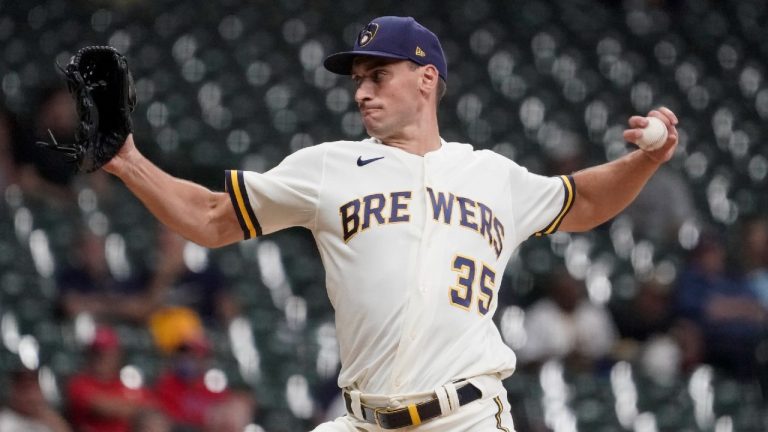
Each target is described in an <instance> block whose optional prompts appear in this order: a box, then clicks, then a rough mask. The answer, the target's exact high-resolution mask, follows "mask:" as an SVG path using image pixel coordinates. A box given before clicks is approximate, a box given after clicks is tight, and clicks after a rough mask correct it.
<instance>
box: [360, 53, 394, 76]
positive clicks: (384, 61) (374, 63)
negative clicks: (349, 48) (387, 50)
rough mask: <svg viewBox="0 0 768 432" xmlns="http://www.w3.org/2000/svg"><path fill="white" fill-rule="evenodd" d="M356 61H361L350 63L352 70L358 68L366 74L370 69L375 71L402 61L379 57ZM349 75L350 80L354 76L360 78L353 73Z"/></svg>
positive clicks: (362, 58)
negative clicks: (350, 76)
mask: <svg viewBox="0 0 768 432" xmlns="http://www.w3.org/2000/svg"><path fill="white" fill-rule="evenodd" d="M358 59H361V60H359V61H358V60H357V59H355V60H354V61H353V63H352V68H353V69H354V67H355V66H360V67H362V68H363V69H364V70H365V71H366V72H367V71H370V70H371V69H375V68H377V67H381V66H386V65H389V64H392V63H396V62H398V61H402V60H400V59H391V58H381V57H369V58H364V57H358ZM350 75H352V79H355V77H356V76H360V74H356V73H354V72H352V73H351V74H350Z"/></svg>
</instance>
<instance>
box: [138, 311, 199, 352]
mask: <svg viewBox="0 0 768 432" xmlns="http://www.w3.org/2000/svg"><path fill="white" fill-rule="evenodd" d="M149 330H150V332H151V333H152V337H153V338H154V340H155V345H157V347H158V348H160V350H161V351H162V352H163V353H165V354H173V353H175V352H176V351H177V350H179V349H180V348H182V347H183V346H185V344H189V343H191V344H198V343H200V344H202V345H205V344H207V341H206V337H205V329H204V328H203V323H202V321H201V320H200V316H199V315H198V314H197V312H195V311H193V310H192V309H190V308H187V307H183V306H173V307H166V308H162V309H160V310H158V311H157V312H155V313H154V314H152V316H151V317H150V319H149Z"/></svg>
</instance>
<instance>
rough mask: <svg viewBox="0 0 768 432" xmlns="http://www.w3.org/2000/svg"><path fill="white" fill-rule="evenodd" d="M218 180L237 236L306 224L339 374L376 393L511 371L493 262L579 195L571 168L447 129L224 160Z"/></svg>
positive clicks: (500, 266)
mask: <svg viewBox="0 0 768 432" xmlns="http://www.w3.org/2000/svg"><path fill="white" fill-rule="evenodd" d="M226 182H227V190H228V192H229V194H230V197H231V198H232V202H233V205H234V207H235V209H236V212H237V215H238V219H239V220H240V223H241V226H242V227H243V231H244V233H245V237H246V238H250V237H253V236H257V235H262V234H268V233H271V232H274V231H277V230H280V229H283V228H287V227H290V226H302V227H305V228H308V229H309V230H311V231H312V233H313V235H314V238H315V241H316V242H317V245H318V249H319V251H320V255H321V257H322V261H323V265H324V266H325V270H326V286H327V291H328V297H329V298H330V301H331V303H332V304H333V307H334V309H335V312H336V329H337V338H338V341H339V348H340V354H341V364H342V369H341V373H340V376H339V386H340V387H347V388H354V389H358V390H360V391H362V392H364V393H376V394H394V393H398V394H403V393H416V392H423V391H431V390H433V389H435V388H436V387H438V386H440V385H443V384H445V383H447V382H449V381H452V380H456V379H461V378H468V377H472V376H477V375H483V374H498V376H499V377H501V378H506V377H507V376H509V375H510V374H512V372H513V370H514V368H515V361H516V360H515V355H514V353H513V352H512V350H511V349H510V348H509V347H508V346H507V345H506V344H505V343H504V342H503V341H502V339H501V336H500V334H499V331H498V329H497V328H496V325H495V324H494V323H493V321H492V317H493V314H494V312H495V311H496V308H497V304H498V302H497V294H498V293H497V290H498V286H499V284H500V282H501V279H502V273H503V272H504V269H505V267H506V264H507V261H508V260H509V257H510V256H511V254H512V252H513V251H514V250H515V248H517V246H518V245H519V244H520V243H521V242H522V241H523V240H525V239H527V238H528V237H530V236H531V235H534V234H537V233H539V234H548V233H551V232H554V231H555V230H556V229H557V226H558V225H559V224H560V222H561V221H562V219H563V217H564V216H565V214H566V213H567V212H568V210H569V209H570V208H571V205H572V204H573V200H574V197H575V189H574V187H575V185H574V184H573V180H572V178H570V177H567V176H562V177H543V176H539V175H535V174H532V173H529V172H528V171H527V170H526V169H524V168H522V167H520V166H519V165H517V164H515V163H514V162H512V161H511V160H509V159H507V158H504V157H503V156H500V155H498V154H496V153H494V152H491V151H487V150H480V151H474V150H473V148H472V146H470V145H468V144H459V143H449V142H445V141H443V142H442V146H441V148H440V149H438V150H436V151H433V152H430V153H427V154H426V155H424V156H423V157H422V156H417V155H414V154H411V153H408V152H405V151H403V150H400V149H398V148H394V147H390V146H386V145H383V144H381V142H380V141H378V140H376V139H367V140H364V141H360V142H351V141H338V142H331V143H323V144H319V145H316V146H313V147H309V148H305V149H302V150H300V151H297V152H296V153H294V154H292V155H290V156H288V157H287V158H286V159H285V160H284V161H283V162H281V163H280V164H279V165H278V166H277V167H275V168H274V169H272V170H270V171H268V172H266V173H264V174H259V173H254V172H242V171H227V174H226Z"/></svg>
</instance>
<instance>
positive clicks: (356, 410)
mask: <svg viewBox="0 0 768 432" xmlns="http://www.w3.org/2000/svg"><path fill="white" fill-rule="evenodd" d="M349 398H350V399H351V401H352V403H351V405H352V414H354V415H355V417H357V418H358V419H360V420H368V419H366V418H365V415H363V408H362V406H361V404H360V390H351V391H350V392H349Z"/></svg>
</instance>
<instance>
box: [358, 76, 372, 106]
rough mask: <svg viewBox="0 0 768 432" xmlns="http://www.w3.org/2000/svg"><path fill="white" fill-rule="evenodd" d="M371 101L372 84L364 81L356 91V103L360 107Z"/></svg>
mask: <svg viewBox="0 0 768 432" xmlns="http://www.w3.org/2000/svg"><path fill="white" fill-rule="evenodd" d="M371 99H372V92H371V83H369V82H368V80H365V79H364V80H362V82H361V83H360V85H359V86H357V89H356V90H355V102H357V105H358V106H360V105H361V104H362V103H363V102H366V101H369V100H371Z"/></svg>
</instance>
